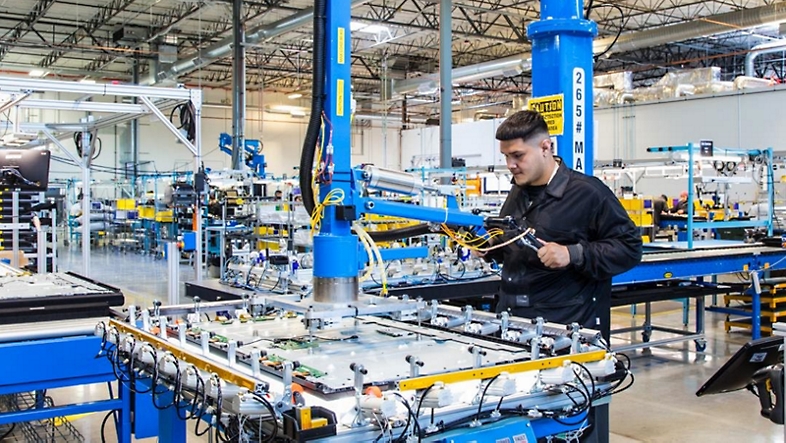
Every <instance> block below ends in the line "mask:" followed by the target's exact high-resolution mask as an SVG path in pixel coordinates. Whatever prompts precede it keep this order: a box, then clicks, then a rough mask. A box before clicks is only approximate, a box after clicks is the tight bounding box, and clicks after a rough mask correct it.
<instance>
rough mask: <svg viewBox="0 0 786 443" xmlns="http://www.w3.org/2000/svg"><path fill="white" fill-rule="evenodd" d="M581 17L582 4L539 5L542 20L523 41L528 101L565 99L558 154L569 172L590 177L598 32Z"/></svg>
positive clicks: (563, 0)
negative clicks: (527, 50)
mask: <svg viewBox="0 0 786 443" xmlns="http://www.w3.org/2000/svg"><path fill="white" fill-rule="evenodd" d="M583 12H584V2H583V1H582V0H543V1H541V2H540V20H539V21H537V22H533V23H531V24H530V25H529V26H528V27H527V36H528V37H529V38H530V40H532V96H533V97H534V98H536V97H543V96H547V95H555V94H563V97H564V101H563V108H562V111H563V114H564V125H563V132H562V134H560V135H557V137H556V139H557V154H558V155H559V156H560V157H562V159H563V160H564V161H565V164H566V165H567V166H568V167H570V168H573V169H574V170H576V171H580V172H583V173H585V174H588V175H592V167H593V165H592V163H593V160H594V155H593V148H594V146H593V144H594V138H593V137H594V135H593V120H592V118H593V117H592V115H593V113H592V75H593V74H592V63H593V58H592V39H593V38H594V37H595V36H596V35H597V33H598V28H597V26H596V25H595V23H594V22H591V21H589V20H585V19H584V18H583V17H584V15H583ZM552 135H554V134H552Z"/></svg>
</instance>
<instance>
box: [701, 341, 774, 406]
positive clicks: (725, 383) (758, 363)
mask: <svg viewBox="0 0 786 443" xmlns="http://www.w3.org/2000/svg"><path fill="white" fill-rule="evenodd" d="M782 358H783V337H765V338H760V339H758V340H753V341H749V342H748V343H745V345H744V346H743V347H741V348H740V349H739V350H737V352H736V353H735V354H734V355H733V356H732V357H731V358H730V359H729V360H728V361H727V362H726V363H724V364H723V366H722V367H721V368H720V369H718V371H717V372H716V373H715V374H713V375H712V377H710V379H709V380H707V382H706V383H704V386H702V387H701V388H699V390H698V391H696V395H697V396H699V397H701V396H702V395H708V394H719V393H722V392H731V391H737V390H740V389H744V388H745V387H747V386H748V385H750V384H751V383H753V374H754V373H755V372H756V371H758V370H759V369H761V368H764V367H767V366H770V365H774V364H777V363H778V362H780V361H782Z"/></svg>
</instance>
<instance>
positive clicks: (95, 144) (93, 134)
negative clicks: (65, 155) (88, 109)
mask: <svg viewBox="0 0 786 443" xmlns="http://www.w3.org/2000/svg"><path fill="white" fill-rule="evenodd" d="M88 134H89V135H90V137H89V140H90V150H89V151H88V152H90V160H91V161H92V160H95V159H97V158H98V156H99V155H101V147H102V146H103V145H102V142H101V139H100V138H98V131H90V132H89V133H88ZM74 145H76V152H77V154H79V157H80V158H82V157H84V153H83V147H84V133H83V132H75V133H74Z"/></svg>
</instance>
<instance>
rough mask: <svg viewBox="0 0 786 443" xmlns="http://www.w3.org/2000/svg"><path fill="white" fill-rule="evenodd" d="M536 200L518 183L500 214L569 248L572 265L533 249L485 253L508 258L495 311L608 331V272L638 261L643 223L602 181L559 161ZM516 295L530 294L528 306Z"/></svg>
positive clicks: (499, 257) (609, 279) (492, 257)
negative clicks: (546, 261) (547, 259)
mask: <svg viewBox="0 0 786 443" xmlns="http://www.w3.org/2000/svg"><path fill="white" fill-rule="evenodd" d="M539 200H540V201H535V202H532V204H531V205H530V202H529V196H528V194H527V192H526V191H524V190H522V188H519V187H518V186H515V185H514V186H513V188H512V189H511V192H510V194H509V195H508V198H507V200H505V204H504V205H503V206H502V209H501V210H500V215H501V216H506V215H512V216H514V217H515V218H516V220H517V221H518V222H519V224H520V226H529V227H533V228H535V230H536V236H537V237H539V238H541V239H543V240H546V241H549V242H556V243H559V244H562V245H565V246H567V247H568V250H569V252H570V258H571V264H570V265H568V266H567V267H565V268H562V269H549V268H547V267H546V266H544V265H543V264H542V263H541V261H540V259H539V258H538V256H537V253H536V252H534V251H533V250H531V249H529V248H515V247H505V248H501V249H499V250H495V251H492V252H491V253H489V254H487V256H486V258H487V259H494V260H497V261H498V262H501V263H503V266H502V274H501V277H502V281H501V284H500V298H499V302H498V304H497V312H501V311H503V310H506V309H510V310H511V311H512V313H513V314H514V315H519V316H523V317H529V318H534V317H537V316H542V317H544V318H545V319H546V320H547V321H552V322H557V323H565V324H567V323H571V322H578V323H580V324H581V325H583V326H585V327H589V328H593V329H601V330H602V331H604V332H605V333H604V335H606V336H608V328H609V323H610V320H609V318H610V303H611V301H610V298H611V277H612V276H614V275H617V274H620V273H623V272H625V271H627V270H629V269H631V268H633V267H634V266H636V265H637V264H638V263H639V262H640V261H641V249H642V242H641V235H640V233H639V229H638V228H637V227H636V226H635V225H634V224H633V221H632V220H631V219H630V217H629V216H628V214H627V213H626V212H625V209H624V208H623V207H622V204H620V202H619V200H618V199H617V197H616V196H615V195H614V193H613V192H611V190H610V189H609V188H607V187H606V186H605V185H604V184H603V183H602V182H601V181H600V180H598V179H597V178H595V177H591V176H587V175H585V174H582V173H579V172H576V171H573V170H571V169H568V168H567V167H566V166H565V165H564V164H563V163H562V162H561V161H560V162H559V169H558V170H557V173H556V174H555V175H554V178H553V179H552V180H551V182H550V183H549V184H548V186H546V189H545V192H544V193H543V196H542V197H541V198H540V199H539ZM497 243H499V242H497ZM517 295H527V296H528V301H529V307H522V306H521V305H522V304H524V303H521V302H520V301H521V300H523V298H522V297H516V296H517ZM517 300H518V301H519V302H518V303H517Z"/></svg>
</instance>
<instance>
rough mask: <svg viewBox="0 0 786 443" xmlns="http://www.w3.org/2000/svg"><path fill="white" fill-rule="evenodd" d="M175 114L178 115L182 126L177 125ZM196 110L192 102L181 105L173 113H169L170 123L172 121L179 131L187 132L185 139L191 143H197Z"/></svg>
mask: <svg viewBox="0 0 786 443" xmlns="http://www.w3.org/2000/svg"><path fill="white" fill-rule="evenodd" d="M175 113H177V114H178V118H179V120H180V124H179V125H177V124H175ZM195 116H196V108H194V104H193V103H191V102H190V101H189V102H187V103H181V104H179V105H177V106H175V107H174V108H172V111H170V112H169V121H171V122H172V123H173V124H175V126H177V129H179V130H181V131H183V132H185V137H186V139H187V140H188V141H190V142H191V143H194V141H196V118H195Z"/></svg>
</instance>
